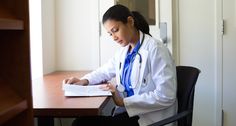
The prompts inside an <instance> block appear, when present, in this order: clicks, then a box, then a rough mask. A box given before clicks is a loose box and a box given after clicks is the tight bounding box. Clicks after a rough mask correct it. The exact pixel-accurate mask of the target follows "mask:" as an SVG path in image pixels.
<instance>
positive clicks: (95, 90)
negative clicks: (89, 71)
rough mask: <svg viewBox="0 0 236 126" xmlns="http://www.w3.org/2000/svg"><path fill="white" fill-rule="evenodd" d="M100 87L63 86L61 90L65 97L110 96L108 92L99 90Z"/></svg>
mask: <svg viewBox="0 0 236 126" xmlns="http://www.w3.org/2000/svg"><path fill="white" fill-rule="evenodd" d="M99 86H100V85H88V86H81V85H73V84H63V85H62V89H63V90H64V95H65V96H110V95H111V92H110V91H103V90H102V89H100V88H99Z"/></svg>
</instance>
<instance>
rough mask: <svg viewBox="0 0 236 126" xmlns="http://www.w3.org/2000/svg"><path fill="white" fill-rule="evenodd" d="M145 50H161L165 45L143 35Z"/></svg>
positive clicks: (158, 40) (159, 40)
mask: <svg viewBox="0 0 236 126" xmlns="http://www.w3.org/2000/svg"><path fill="white" fill-rule="evenodd" d="M144 42H145V48H146V49H148V50H150V49H153V48H162V47H165V45H164V44H163V43H162V41H161V39H156V38H154V37H152V36H150V35H147V34H146V35H145V41H144Z"/></svg>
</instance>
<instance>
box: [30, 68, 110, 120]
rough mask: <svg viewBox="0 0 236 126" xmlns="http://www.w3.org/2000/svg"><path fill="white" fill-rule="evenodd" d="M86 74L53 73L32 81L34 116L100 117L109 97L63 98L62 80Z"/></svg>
mask: <svg viewBox="0 0 236 126" xmlns="http://www.w3.org/2000/svg"><path fill="white" fill-rule="evenodd" d="M86 73H88V72H86V71H81V72H54V73H51V74H48V75H45V76H44V77H42V78H38V79H35V80H33V84H32V85H33V110H34V116H36V117H39V116H53V117H75V116H81V115H100V114H101V111H102V109H103V108H104V107H105V105H106V104H107V103H108V101H109V99H110V97H65V96H64V92H63V90H62V80H63V79H65V78H69V77H72V76H76V77H82V76H83V75H84V74H86Z"/></svg>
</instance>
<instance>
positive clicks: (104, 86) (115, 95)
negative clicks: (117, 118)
mask: <svg viewBox="0 0 236 126" xmlns="http://www.w3.org/2000/svg"><path fill="white" fill-rule="evenodd" d="M100 88H101V89H102V90H104V91H110V92H111V94H112V98H113V100H114V102H115V104H116V105H117V106H124V101H123V98H122V97H120V95H119V92H118V91H117V90H116V86H115V85H113V84H111V83H107V84H102V85H101V86H100Z"/></svg>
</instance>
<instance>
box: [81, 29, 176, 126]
mask: <svg viewBox="0 0 236 126" xmlns="http://www.w3.org/2000/svg"><path fill="white" fill-rule="evenodd" d="M142 36H143V33H142V32H141V31H140V41H141V40H142ZM128 48H129V47H128V46H126V47H121V49H120V50H119V51H118V52H117V53H116V54H115V56H114V58H112V59H111V60H109V61H108V63H106V64H105V65H103V66H102V67H100V68H98V69H97V70H95V71H93V72H92V73H89V74H87V75H85V76H84V77H83V79H88V81H89V84H97V83H101V82H104V81H109V80H111V79H112V78H114V77H116V81H117V84H118V85H119V84H120V75H121V71H123V66H124V63H123V62H124V61H125V57H126V54H127V50H128ZM111 53H112V52H111ZM139 53H140V55H141V58H142V62H141V68H140V69H139V66H140V63H139V60H140V57H139V56H138V55H136V58H135V60H134V63H133V68H132V73H131V85H132V87H133V91H134V95H133V96H130V97H125V98H124V105H125V108H126V111H127V112H128V114H129V116H130V117H132V116H135V115H138V116H139V117H140V119H139V124H140V126H146V125H148V124H152V123H154V122H157V121H159V120H162V119H164V118H167V117H169V116H171V115H174V114H175V113H176V112H177V100H176V90H177V89H176V88H177V85H176V71H175V70H176V66H175V64H174V61H173V60H172V57H171V55H170V53H169V51H168V49H167V48H166V47H165V46H164V45H163V44H162V43H161V42H160V41H158V40H156V39H154V38H152V37H151V36H149V35H146V34H145V39H144V41H143V44H142V46H141V47H140V49H139ZM120 94H121V96H122V93H120Z"/></svg>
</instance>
